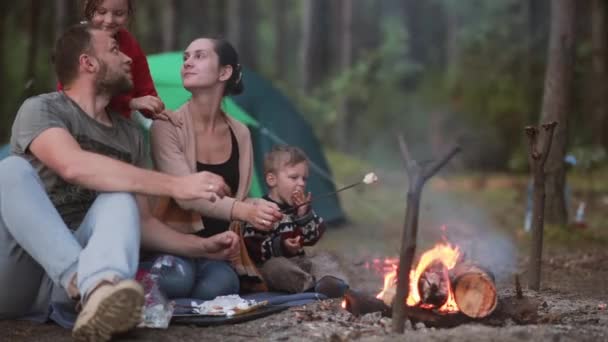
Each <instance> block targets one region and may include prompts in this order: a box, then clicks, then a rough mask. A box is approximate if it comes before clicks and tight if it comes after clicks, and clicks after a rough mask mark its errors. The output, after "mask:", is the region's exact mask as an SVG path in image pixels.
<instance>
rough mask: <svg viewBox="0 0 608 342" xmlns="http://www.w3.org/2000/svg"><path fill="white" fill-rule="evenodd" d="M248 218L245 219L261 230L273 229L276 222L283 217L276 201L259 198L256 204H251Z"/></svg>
mask: <svg viewBox="0 0 608 342" xmlns="http://www.w3.org/2000/svg"><path fill="white" fill-rule="evenodd" d="M249 206H250V208H249V211H248V215H247V218H245V221H247V222H249V224H251V225H252V226H254V227H255V228H257V229H260V230H271V229H272V228H273V227H274V224H275V223H276V222H278V221H280V220H281V219H282V218H283V214H281V212H280V211H279V206H278V205H277V204H276V203H273V202H270V201H267V200H265V199H259V200H258V201H257V202H256V204H255V205H251V204H249Z"/></svg>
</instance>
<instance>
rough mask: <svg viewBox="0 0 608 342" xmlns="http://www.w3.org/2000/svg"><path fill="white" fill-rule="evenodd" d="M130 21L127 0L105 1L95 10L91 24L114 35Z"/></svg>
mask: <svg viewBox="0 0 608 342" xmlns="http://www.w3.org/2000/svg"><path fill="white" fill-rule="evenodd" d="M128 21H129V4H128V3H127V0H103V1H102V2H101V3H100V4H99V6H97V8H96V9H95V12H94V13H93V17H92V18H91V24H92V25H93V26H94V27H96V28H99V29H102V30H104V31H108V32H110V34H112V35H114V34H116V32H118V30H120V29H121V28H124V27H125V26H126V25H127V22H128Z"/></svg>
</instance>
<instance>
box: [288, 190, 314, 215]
mask: <svg viewBox="0 0 608 342" xmlns="http://www.w3.org/2000/svg"><path fill="white" fill-rule="evenodd" d="M311 199H312V194H311V193H310V192H309V193H308V194H307V195H306V196H304V192H303V191H302V190H296V191H294V192H293V193H292V194H291V201H292V202H293V205H294V206H296V207H298V206H299V205H301V204H302V203H306V204H304V205H302V206H300V207H298V210H297V214H298V217H302V216H304V215H306V214H308V212H309V211H310V203H309V202H310V201H311Z"/></svg>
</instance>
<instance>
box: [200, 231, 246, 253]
mask: <svg viewBox="0 0 608 342" xmlns="http://www.w3.org/2000/svg"><path fill="white" fill-rule="evenodd" d="M203 239H204V241H203V246H204V249H205V250H204V252H203V256H204V257H206V258H209V259H214V260H234V259H235V258H236V257H238V255H239V253H240V250H239V237H238V235H236V233H234V232H233V231H226V232H223V233H220V234H216V235H213V236H210V237H208V238H203Z"/></svg>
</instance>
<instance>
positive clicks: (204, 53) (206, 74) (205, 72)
mask: <svg viewBox="0 0 608 342" xmlns="http://www.w3.org/2000/svg"><path fill="white" fill-rule="evenodd" d="M181 74H182V82H183V85H184V88H186V89H188V90H192V89H195V88H212V87H216V86H220V85H221V84H223V83H224V82H226V80H228V79H229V78H230V75H231V74H232V67H230V66H220V65H219V57H218V55H217V53H216V52H215V48H214V45H213V41H212V40H211V39H205V38H202V39H197V40H195V41H193V42H192V43H190V45H189V46H188V48H187V49H186V51H184V64H183V65H182V70H181Z"/></svg>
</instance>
